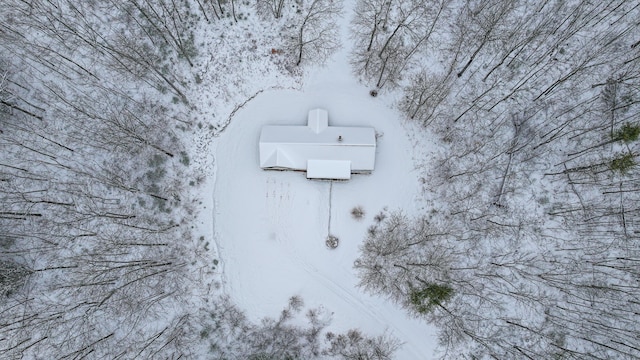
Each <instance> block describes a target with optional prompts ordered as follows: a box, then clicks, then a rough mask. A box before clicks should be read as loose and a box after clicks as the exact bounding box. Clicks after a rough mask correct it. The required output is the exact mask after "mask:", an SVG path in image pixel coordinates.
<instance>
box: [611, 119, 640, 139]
mask: <svg viewBox="0 0 640 360" xmlns="http://www.w3.org/2000/svg"><path fill="white" fill-rule="evenodd" d="M639 135H640V126H638V125H631V124H629V123H626V124H624V125H622V127H621V128H620V129H619V130H618V131H616V133H615V134H614V135H613V138H614V140H617V141H624V142H625V143H630V142H632V141H636V140H638V136H639Z"/></svg>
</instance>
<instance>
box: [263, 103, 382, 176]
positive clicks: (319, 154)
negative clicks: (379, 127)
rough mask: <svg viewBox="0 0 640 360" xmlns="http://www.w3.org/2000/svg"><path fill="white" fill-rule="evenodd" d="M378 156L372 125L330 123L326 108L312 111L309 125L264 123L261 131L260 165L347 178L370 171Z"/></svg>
mask: <svg viewBox="0 0 640 360" xmlns="http://www.w3.org/2000/svg"><path fill="white" fill-rule="evenodd" d="M375 158H376V133H375V130H374V129H373V128H371V127H339V126H329V118H328V113H327V111H326V110H324V109H314V110H311V111H309V117H308V122H307V125H303V126H289V125H271V126H264V127H263V128H262V132H261V134H260V167H261V168H263V169H278V170H299V171H306V172H307V178H308V179H339V180H348V179H350V178H351V174H353V173H370V172H371V171H373V168H374V165H375Z"/></svg>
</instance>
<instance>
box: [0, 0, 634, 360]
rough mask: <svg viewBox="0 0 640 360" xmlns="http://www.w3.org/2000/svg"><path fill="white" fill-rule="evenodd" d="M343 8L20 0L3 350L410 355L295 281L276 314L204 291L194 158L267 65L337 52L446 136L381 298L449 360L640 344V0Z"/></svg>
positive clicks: (428, 165)
mask: <svg viewBox="0 0 640 360" xmlns="http://www.w3.org/2000/svg"><path fill="white" fill-rule="evenodd" d="M342 6H343V4H342V3H341V2H340V1H337V0H251V1H237V0H236V1H234V0H125V1H114V0H89V1H74V0H8V2H7V3H6V4H4V6H2V7H0V49H1V52H0V149H1V150H0V153H1V154H2V156H1V157H0V249H1V251H0V290H1V293H0V357H3V358H10V359H13V358H60V359H62V358H65V359H66V358H69V359H81V358H100V357H102V358H172V359H173V358H175V359H177V358H198V357H199V356H202V354H208V355H209V356H210V357H211V358H219V359H227V358H229V359H283V358H291V359H311V358H338V359H389V358H392V354H393V352H394V350H395V349H397V348H398V346H400V344H399V342H398V341H397V340H395V339H394V338H392V337H391V336H388V335H386V334H383V335H371V336H370V335H366V334H363V333H362V332H361V331H359V330H351V331H349V332H347V333H345V334H333V333H330V332H326V331H325V330H326V327H327V326H328V323H327V322H326V321H325V320H323V316H322V312H321V311H320V310H318V309H308V310H307V311H306V312H304V315H302V314H303V310H304V309H305V307H304V302H303V300H302V299H300V298H297V297H295V296H294V297H292V298H291V300H290V301H289V303H288V304H283V311H282V313H281V316H280V317H279V318H274V319H265V320H264V321H263V322H261V323H257V324H255V323H251V322H250V321H248V320H247V319H246V317H245V316H244V315H243V313H242V311H241V309H238V308H237V307H235V306H234V305H233V304H232V303H231V302H230V301H229V300H228V299H227V298H225V297H224V294H223V293H222V291H221V290H216V289H214V290H213V291H212V292H213V294H210V293H209V292H208V290H203V289H201V286H202V283H201V278H202V276H203V275H202V274H203V273H205V275H206V276H209V275H208V274H214V273H215V264H217V260H216V261H214V262H213V264H214V265H212V264H211V259H209V258H208V257H207V255H206V252H205V248H206V246H203V244H204V241H203V240H202V239H200V238H199V235H198V234H196V233H194V231H193V229H194V226H193V224H194V222H195V219H196V217H197V215H198V213H199V211H200V210H201V209H200V207H199V206H200V205H199V204H200V202H199V198H198V196H197V195H196V194H198V186H200V184H201V183H202V182H203V181H204V179H205V178H206V177H207V176H209V175H210V174H207V173H205V172H204V170H203V167H202V166H201V163H202V162H203V161H207V159H206V158H201V155H198V154H197V153H196V152H195V150H194V149H196V148H198V147H199V146H201V147H204V148H206V141H210V139H212V138H214V137H215V136H218V135H219V134H220V133H222V132H223V131H224V128H225V126H226V125H228V123H229V122H230V121H232V115H233V113H234V112H235V111H236V110H237V109H238V106H240V105H241V104H242V103H243V102H245V101H248V100H247V99H250V98H251V96H255V94H256V91H258V90H260V91H261V90H262V89H258V90H256V89H253V88H250V86H249V85H247V83H251V81H254V82H259V81H260V80H259V79H258V80H256V79H251V78H250V72H248V71H247V70H248V69H251V68H252V67H254V66H256V64H258V63H260V64H261V66H262V67H263V68H264V69H267V70H268V71H269V72H270V73H271V74H272V75H273V76H274V78H278V79H279V78H286V79H288V80H286V81H292V82H295V81H298V80H299V79H300V78H301V77H302V76H303V74H304V69H305V67H311V66H314V65H316V64H318V63H322V62H324V61H325V60H327V59H328V58H329V57H330V56H331V54H332V53H333V52H334V51H335V50H336V49H337V48H338V47H339V46H345V47H347V48H349V49H350V51H351V53H350V61H351V65H352V67H353V71H354V74H355V75H356V76H358V77H359V79H360V80H361V81H362V82H363V83H364V84H366V85H367V86H369V87H370V88H371V89H372V95H375V94H378V96H380V97H385V96H388V97H390V98H397V99H399V100H398V101H397V103H396V106H397V109H398V111H399V113H400V114H402V115H403V117H404V118H405V119H403V120H401V121H409V122H415V123H416V124H419V125H420V126H421V127H422V129H423V130H422V131H421V132H420V133H417V134H413V135H412V136H416V137H420V138H422V139H423V140H424V141H429V142H432V143H436V144H437V147H438V149H439V151H438V152H436V153H429V154H426V155H425V156H424V157H423V158H422V159H421V161H420V163H419V164H417V165H418V166H419V167H420V169H421V171H422V172H423V174H424V177H423V181H422V184H423V193H424V197H425V199H426V201H427V202H428V203H429V204H430V209H431V210H430V211H428V212H427V213H425V214H423V216H421V217H417V218H416V217H409V216H407V215H405V213H403V212H402V209H397V210H391V211H390V212H389V213H387V214H384V216H382V215H381V216H379V217H378V218H377V222H376V223H375V224H373V225H372V226H371V227H370V229H369V233H368V235H367V237H366V239H364V240H363V243H362V246H361V256H360V258H359V259H358V260H357V261H356V262H355V271H357V272H358V274H359V276H360V279H361V282H360V286H361V287H362V289H363V290H364V291H368V292H370V293H373V294H378V295H380V296H385V297H388V298H389V299H391V300H392V301H394V302H396V303H397V304H398V306H401V307H403V308H405V309H406V310H407V312H409V313H410V314H412V315H414V316H416V317H420V318H423V319H424V321H426V322H429V323H433V324H435V325H437V326H438V328H439V329H440V341H441V344H442V348H443V356H444V357H445V358H469V359H471V358H497V359H514V358H522V359H542V358H545V359H546V358H557V359H585V358H587V359H588V358H594V359H610V358H628V359H633V358H638V357H640V338H638V334H639V333H640V325H638V324H640V238H639V232H640V228H639V226H640V218H639V216H640V208H639V207H640V187H639V184H640V182H639V178H638V167H637V157H638V153H639V148H638V140H639V139H638V136H639V135H640V117H639V114H640V27H639V26H638V25H639V24H638V19H640V3H637V2H635V1H624V0H611V1H602V2H586V1H578V0H572V1H561V0H535V1H534V0H523V1H507V0H489V1H480V0H476V1H461V0H427V1H424V0H357V1H356V2H355V11H354V13H353V14H349V16H352V17H351V18H350V19H349V21H350V22H351V34H350V37H349V39H350V40H351V41H352V43H350V44H344V43H343V44H340V40H339V34H337V28H336V26H335V23H336V21H337V20H338V18H339V17H340V16H344V15H343V13H342V10H343V9H342ZM277 85H278V84H265V85H264V87H265V88H266V87H269V86H277ZM261 86H262V85H261ZM212 104H213V105H212ZM203 139H204V140H203ZM206 139H209V140H206ZM203 142H204V143H203ZM194 144H195V145H194ZM416 151H417V152H420V149H417V150H416ZM212 276H213V275H212ZM301 315H302V316H301ZM296 317H303V318H305V320H304V325H300V321H292V319H294V318H296Z"/></svg>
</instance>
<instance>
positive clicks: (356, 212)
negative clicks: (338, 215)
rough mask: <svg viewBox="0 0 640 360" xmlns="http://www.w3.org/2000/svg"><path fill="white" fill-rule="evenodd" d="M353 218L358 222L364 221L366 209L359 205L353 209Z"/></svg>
mask: <svg viewBox="0 0 640 360" xmlns="http://www.w3.org/2000/svg"><path fill="white" fill-rule="evenodd" d="M351 216H353V218H354V219H356V220H362V218H363V217H364V209H363V208H362V206H359V205H358V206H356V207H354V208H353V209H351Z"/></svg>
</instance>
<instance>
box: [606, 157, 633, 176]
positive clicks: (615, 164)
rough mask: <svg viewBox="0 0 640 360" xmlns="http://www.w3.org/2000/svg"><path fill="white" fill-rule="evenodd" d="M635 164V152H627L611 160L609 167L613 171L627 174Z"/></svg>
mask: <svg viewBox="0 0 640 360" xmlns="http://www.w3.org/2000/svg"><path fill="white" fill-rule="evenodd" d="M635 164H636V163H635V161H634V160H633V154H631V153H627V154H624V155H621V156H620V157H618V158H616V159H613V160H611V163H610V164H609V167H610V168H611V170H613V171H618V172H620V173H622V174H626V173H627V172H628V171H629V170H630V169H631V168H632V167H634V166H635Z"/></svg>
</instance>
